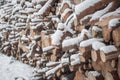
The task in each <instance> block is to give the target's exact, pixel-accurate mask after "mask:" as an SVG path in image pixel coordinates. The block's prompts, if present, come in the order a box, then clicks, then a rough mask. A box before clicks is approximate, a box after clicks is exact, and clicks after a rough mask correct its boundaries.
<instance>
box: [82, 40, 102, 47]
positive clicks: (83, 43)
mask: <svg viewBox="0 0 120 80" xmlns="http://www.w3.org/2000/svg"><path fill="white" fill-rule="evenodd" d="M95 41H103V39H102V38H100V39H98V38H92V39H88V40H85V41H82V42H81V43H80V47H87V46H90V45H92V43H93V42H95Z"/></svg>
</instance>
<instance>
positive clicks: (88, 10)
mask: <svg viewBox="0 0 120 80" xmlns="http://www.w3.org/2000/svg"><path fill="white" fill-rule="evenodd" d="M112 1H115V0H109V1H108V0H101V1H99V2H98V3H95V4H94V5H93V6H90V7H89V8H86V9H85V10H83V11H82V12H80V13H79V14H78V13H77V18H78V20H80V19H81V18H83V17H84V16H86V15H88V14H92V13H94V12H95V11H96V10H100V9H103V8H105V7H106V5H107V4H108V3H110V2H112ZM116 1H117V0H116ZM86 2H87V1H86ZM83 3H85V1H84V2H83ZM101 4H102V5H101ZM76 7H79V5H78V6H76ZM77 11H78V10H77V9H76V12H77ZM78 12H79V11H78Z"/></svg>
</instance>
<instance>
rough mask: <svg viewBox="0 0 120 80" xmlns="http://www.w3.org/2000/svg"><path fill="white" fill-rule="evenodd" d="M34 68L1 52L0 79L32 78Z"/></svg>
mask: <svg viewBox="0 0 120 80" xmlns="http://www.w3.org/2000/svg"><path fill="white" fill-rule="evenodd" d="M32 76H33V68H32V67H30V66H28V65H26V64H23V63H21V62H19V61H16V60H15V59H14V58H13V57H7V56H5V55H2V54H1V53H0V80H15V78H17V77H18V78H24V79H25V80H32Z"/></svg>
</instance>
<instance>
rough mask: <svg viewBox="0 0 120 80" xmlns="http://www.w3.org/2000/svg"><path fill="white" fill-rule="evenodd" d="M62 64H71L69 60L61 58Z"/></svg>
mask: <svg viewBox="0 0 120 80" xmlns="http://www.w3.org/2000/svg"><path fill="white" fill-rule="evenodd" d="M61 63H62V64H66V63H69V58H61Z"/></svg>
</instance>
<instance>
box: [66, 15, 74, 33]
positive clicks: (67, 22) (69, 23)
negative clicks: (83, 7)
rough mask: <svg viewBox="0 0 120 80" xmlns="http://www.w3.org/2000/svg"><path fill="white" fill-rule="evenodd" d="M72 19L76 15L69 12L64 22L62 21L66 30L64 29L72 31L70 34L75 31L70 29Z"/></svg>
mask: <svg viewBox="0 0 120 80" xmlns="http://www.w3.org/2000/svg"><path fill="white" fill-rule="evenodd" d="M74 19H76V15H75V14H74V13H73V14H71V15H70V16H69V17H68V18H67V20H66V22H65V23H64V24H65V26H66V27H65V30H66V31H69V32H70V33H72V34H74V33H75V31H74V30H73V29H72V27H73V22H74Z"/></svg>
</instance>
